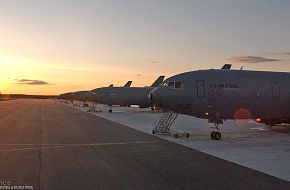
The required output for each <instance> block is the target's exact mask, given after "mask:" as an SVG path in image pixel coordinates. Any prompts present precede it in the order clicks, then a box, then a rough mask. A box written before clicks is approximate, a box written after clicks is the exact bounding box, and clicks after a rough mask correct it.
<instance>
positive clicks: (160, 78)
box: [150, 76, 165, 87]
mask: <svg viewBox="0 0 290 190" xmlns="http://www.w3.org/2000/svg"><path fill="white" fill-rule="evenodd" d="M164 78H165V76H159V77H158V79H157V80H156V81H155V82H154V83H153V84H152V85H151V86H150V87H157V86H159V85H160V84H161V83H162V82H163V80H164Z"/></svg>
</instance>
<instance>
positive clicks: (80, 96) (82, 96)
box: [59, 81, 132, 102]
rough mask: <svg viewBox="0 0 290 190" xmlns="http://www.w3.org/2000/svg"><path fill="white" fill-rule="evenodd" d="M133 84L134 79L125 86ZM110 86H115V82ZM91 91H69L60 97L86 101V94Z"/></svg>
mask: <svg viewBox="0 0 290 190" xmlns="http://www.w3.org/2000/svg"><path fill="white" fill-rule="evenodd" d="M131 84H132V81H128V82H127V83H126V84H125V85H124V87H130V86H131ZM109 87H113V84H110V85H109ZM88 92H90V90H83V91H77V92H69V93H65V94H60V95H59V98H60V99H64V100H71V101H75V100H77V101H84V102H86V101H87V100H86V94H87V93H88Z"/></svg>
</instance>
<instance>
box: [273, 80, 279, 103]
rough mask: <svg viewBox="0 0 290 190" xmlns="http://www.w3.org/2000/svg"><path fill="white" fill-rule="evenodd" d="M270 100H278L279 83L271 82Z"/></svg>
mask: <svg viewBox="0 0 290 190" xmlns="http://www.w3.org/2000/svg"><path fill="white" fill-rule="evenodd" d="M271 84H272V98H273V99H279V98H280V86H279V82H272V83H271Z"/></svg>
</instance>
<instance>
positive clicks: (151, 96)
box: [148, 92, 153, 101]
mask: <svg viewBox="0 0 290 190" xmlns="http://www.w3.org/2000/svg"><path fill="white" fill-rule="evenodd" d="M148 98H149V100H150V101H153V94H152V92H150V93H149V95H148Z"/></svg>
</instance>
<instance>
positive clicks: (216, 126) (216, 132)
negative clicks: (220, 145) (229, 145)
mask: <svg viewBox="0 0 290 190" xmlns="http://www.w3.org/2000/svg"><path fill="white" fill-rule="evenodd" d="M213 128H214V129H215V130H214V131H213V132H211V134H210V137H211V139H213V140H220V139H221V138H222V134H221V133H220V132H219V130H220V128H219V124H217V123H215V124H214V127H213Z"/></svg>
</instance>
